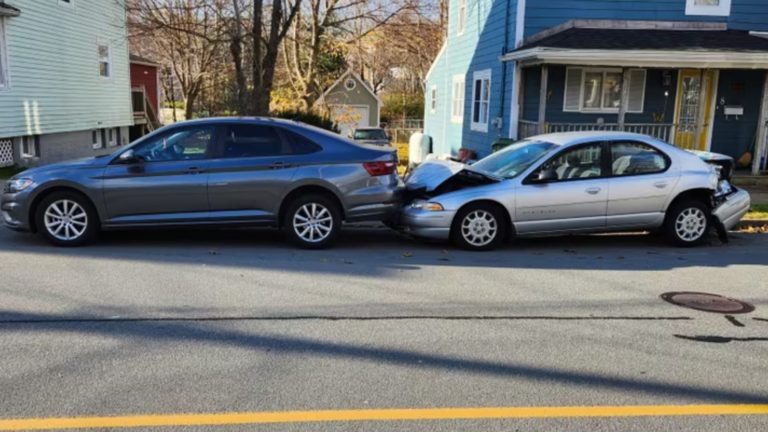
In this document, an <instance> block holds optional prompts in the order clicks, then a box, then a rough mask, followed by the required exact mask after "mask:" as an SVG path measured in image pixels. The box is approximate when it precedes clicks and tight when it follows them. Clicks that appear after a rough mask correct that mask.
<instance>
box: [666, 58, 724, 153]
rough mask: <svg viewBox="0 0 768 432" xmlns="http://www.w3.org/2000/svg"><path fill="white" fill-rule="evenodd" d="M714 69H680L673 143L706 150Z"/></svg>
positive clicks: (686, 147)
mask: <svg viewBox="0 0 768 432" xmlns="http://www.w3.org/2000/svg"><path fill="white" fill-rule="evenodd" d="M714 87H715V72H714V71H712V70H696V69H683V70H681V71H680V77H679V79H678V81H677V106H676V107H675V124H676V125H677V129H676V132H675V145H676V146H678V147H682V148H685V149H691V150H707V147H708V144H709V143H708V142H707V141H708V140H709V131H710V128H711V127H712V125H711V124H710V121H711V119H712V109H713V108H714V106H713V102H712V96H713V92H714V91H715V89H714Z"/></svg>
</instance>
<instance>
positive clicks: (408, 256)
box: [403, 252, 413, 258]
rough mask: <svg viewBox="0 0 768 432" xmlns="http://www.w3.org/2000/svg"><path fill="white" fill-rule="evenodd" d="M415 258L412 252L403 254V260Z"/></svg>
mask: <svg viewBox="0 0 768 432" xmlns="http://www.w3.org/2000/svg"><path fill="white" fill-rule="evenodd" d="M412 256H413V253H411V252H403V258H410V257H412Z"/></svg>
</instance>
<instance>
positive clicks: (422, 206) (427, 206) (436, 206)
mask: <svg viewBox="0 0 768 432" xmlns="http://www.w3.org/2000/svg"><path fill="white" fill-rule="evenodd" d="M411 207H412V208H415V209H419V210H424V211H433V212H437V211H443V210H445V209H444V208H443V206H442V204H440V203H436V202H429V201H416V202H414V203H413V204H411Z"/></svg>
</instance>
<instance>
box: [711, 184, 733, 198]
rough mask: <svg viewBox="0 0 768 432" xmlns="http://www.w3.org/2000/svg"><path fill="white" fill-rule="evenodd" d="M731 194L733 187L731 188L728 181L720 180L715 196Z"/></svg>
mask: <svg viewBox="0 0 768 432" xmlns="http://www.w3.org/2000/svg"><path fill="white" fill-rule="evenodd" d="M731 192H733V186H731V183H729V182H728V180H720V181H719V182H718V183H717V191H716V192H715V196H724V195H729V194H730V193H731Z"/></svg>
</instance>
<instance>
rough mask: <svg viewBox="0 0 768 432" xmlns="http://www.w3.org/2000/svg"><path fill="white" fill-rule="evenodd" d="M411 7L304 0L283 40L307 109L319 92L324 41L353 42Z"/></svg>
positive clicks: (361, 1)
mask: <svg viewBox="0 0 768 432" xmlns="http://www.w3.org/2000/svg"><path fill="white" fill-rule="evenodd" d="M408 7H410V3H408V2H407V1H405V0H400V1H395V2H392V1H389V2H387V1H383V0H382V1H379V0H374V1H371V0H307V4H306V6H305V7H303V8H302V9H301V11H300V14H299V16H298V18H297V19H296V21H295V22H294V23H293V26H292V28H291V33H290V40H289V41H288V43H286V44H285V49H284V63H285V65H286V67H287V70H288V71H289V75H290V80H291V84H292V86H293V88H294V89H295V91H296V93H297V94H298V96H299V97H300V98H301V100H302V102H303V105H304V108H305V109H309V108H311V107H312V105H313V104H314V102H315V101H316V100H317V98H318V97H319V96H320V94H321V82H320V76H319V75H320V74H319V69H320V68H319V62H320V59H321V54H322V52H323V49H324V47H325V45H327V44H329V43H330V41H331V40H333V41H334V42H335V43H342V44H348V45H352V44H354V43H355V42H356V41H358V40H360V39H361V38H363V37H365V36H366V35H368V34H369V33H371V32H373V31H375V30H376V29H377V28H379V27H380V26H382V25H384V24H386V23H387V22H388V21H389V20H391V19H392V18H393V17H395V16H397V15H398V14H399V13H401V12H402V11H403V10H405V9H407V8H408Z"/></svg>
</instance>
